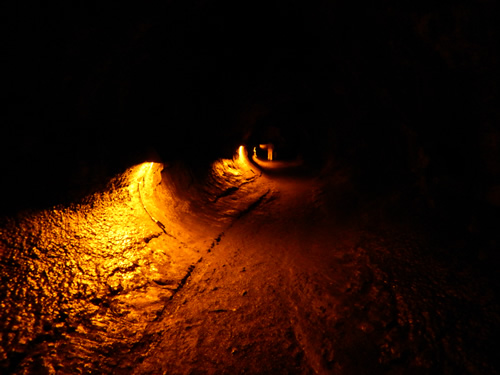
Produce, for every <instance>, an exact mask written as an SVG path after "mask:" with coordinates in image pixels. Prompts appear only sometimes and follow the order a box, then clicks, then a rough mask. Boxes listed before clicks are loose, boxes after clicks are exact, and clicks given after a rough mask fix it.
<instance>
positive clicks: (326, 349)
mask: <svg viewBox="0 0 500 375" xmlns="http://www.w3.org/2000/svg"><path fill="white" fill-rule="evenodd" d="M259 183H261V184H266V185H267V188H268V189H269V190H270V194H269V196H268V197H267V198H266V200H265V201H263V202H262V203H261V204H260V205H259V206H258V207H257V208H256V209H255V210H253V211H252V212H250V213H248V214H247V215H245V216H244V217H242V218H240V219H239V220H238V221H237V222H236V223H235V224H234V225H232V226H231V227H230V228H229V229H228V230H226V231H225V232H224V234H223V236H222V237H221V239H220V242H219V243H218V245H217V246H215V247H214V248H213V249H212V250H211V251H210V252H209V253H207V254H205V255H204V256H203V260H202V261H201V262H200V264H199V265H197V267H196V270H195V271H194V272H193V275H192V277H191V278H190V280H189V282H188V283H187V284H186V286H185V287H184V289H183V290H182V292H181V293H179V294H178V295H176V296H175V298H174V300H173V301H172V304H171V305H170V306H168V307H167V309H166V310H165V313H164V315H163V316H162V318H161V320H160V321H158V322H156V323H155V324H153V325H151V326H150V327H149V329H148V331H149V332H150V334H151V335H153V334H157V335H161V339H159V340H158V342H157V344H155V345H154V348H152V349H151V350H150V351H149V352H148V353H147V358H146V359H145V360H144V361H143V362H142V364H141V365H138V366H137V367H136V368H135V369H134V373H136V374H141V373H148V372H151V373H156V371H159V372H160V373H161V372H163V373H166V374H194V373H204V374H220V373H225V374H235V373H250V374H257V373H259V374H260V373H273V374H274V373H281V374H312V373H318V374H329V373H335V374H360V373H367V371H369V373H372V374H377V373H378V374H385V373H394V374H403V373H408V371H409V372H412V371H413V372H414V373H429V372H433V371H438V372H441V373H450V374H451V373H455V371H462V370H463V371H464V372H465V373H477V374H480V373H484V371H487V372H489V373H495V371H496V370H495V369H494V367H492V365H491V364H489V363H488V362H487V361H488V355H487V354H485V353H481V352H478V349H477V348H474V344H472V346H471V345H470V343H469V341H468V340H472V341H473V340H475V339H479V342H481V340H483V339H484V337H485V336H484V335H483V333H477V332H475V330H474V327H473V326H469V327H467V326H465V327H464V326H462V327H461V328H458V329H459V330H458V331H457V332H456V331H454V330H453V328H452V327H450V325H451V324H450V322H447V321H445V319H446V318H452V319H455V320H454V321H456V318H457V316H458V318H460V317H462V318H463V316H464V314H465V315H467V312H464V313H462V312H460V311H458V312H457V311H455V310H454V308H455V307H457V306H459V305H460V304H464V303H465V304H467V303H469V304H474V303H475V302H473V301H471V298H468V297H466V294H465V293H462V294H461V295H462V297H463V298H462V299H461V302H459V303H455V304H454V303H452V301H451V300H452V299H453V297H450V293H451V295H453V294H455V295H456V294H457V293H458V292H459V286H458V285H446V282H445V281H444V279H445V278H446V272H448V273H449V272H450V271H445V270H444V269H440V268H439V264H438V263H436V262H435V261H434V262H432V261H430V259H426V260H425V261H422V260H418V258H419V257H420V256H421V253H419V252H418V251H414V250H415V247H416V246H417V245H416V244H417V242H418V239H417V240H416V241H415V242H414V243H413V242H412V240H411V239H410V240H409V239H407V242H409V243H406V244H404V245H402V247H401V248H403V249H404V251H405V252H403V250H401V249H399V250H395V248H396V246H395V243H396V242H397V241H396V240H393V241H392V242H391V239H389V240H387V239H385V238H384V237H383V235H378V236H374V235H373V234H371V235H369V234H367V233H364V232H362V231H361V230H359V229H356V228H355V227H353V226H352V225H347V226H343V225H342V224H339V223H341V220H340V219H341V218H339V217H335V214H334V213H333V214H332V213H331V212H330V213H328V212H325V211H322V210H323V208H324V202H320V201H319V200H320V199H321V198H320V196H321V185H320V184H319V183H318V181H316V180H313V179H309V180H308V179H298V180H293V179H292V180H287V179H280V178H272V179H269V178H265V177H264V178H263V179H261V180H260V181H259ZM412 246H413V248H412ZM391 251H394V253H392V254H391ZM398 251H399V252H398ZM413 251H414V252H413ZM397 257H401V259H398V258H397ZM411 264H414V266H415V267H417V270H418V271H416V272H420V276H419V277H418V278H414V276H415V273H416V272H415V271H413V272H412V271H411V267H410V269H407V268H406V267H407V265H411ZM423 267H425V268H426V269H425V270H424V268H423ZM405 272H406V273H407V275H408V277H409V278H407V279H405V276H404V273H405ZM401 280H403V282H402V281H401ZM408 285H411V286H410V287H409V288H408ZM412 288H413V289H412ZM419 288H421V289H422V290H419ZM443 288H447V289H443ZM412 290H413V291H412ZM440 290H441V292H440ZM469 292H471V293H472V292H473V291H469ZM436 295H437V297H436ZM439 296H441V297H439ZM436 298H437V299H438V300H440V303H439V304H437V305H436V304H435V302H436ZM467 301H468V302H467ZM462 307H463V306H462ZM483 308H484V306H478V307H477V308H476V315H475V317H474V319H476V321H477V319H481V318H485V313H484V311H483V310H482V309H483ZM432 309H434V310H432ZM489 319H490V320H491V321H492V322H494V321H495V317H491V316H490V317H489ZM462 320H463V319H462ZM464 323H465V322H463V321H462V324H464ZM473 324H474V323H473ZM464 340H465V341H467V342H466V343H464V342H463V341H464ZM452 343H453V344H452ZM450 345H456V346H454V347H451V346H450ZM479 346H480V345H479ZM470 349H473V350H472V352H470V353H466V351H467V350H470ZM368 369H369V370H368Z"/></svg>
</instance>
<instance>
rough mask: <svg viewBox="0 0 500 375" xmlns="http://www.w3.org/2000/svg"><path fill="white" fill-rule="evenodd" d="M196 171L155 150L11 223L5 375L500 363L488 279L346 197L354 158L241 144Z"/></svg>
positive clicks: (445, 369)
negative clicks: (315, 160)
mask: <svg viewBox="0 0 500 375" xmlns="http://www.w3.org/2000/svg"><path fill="white" fill-rule="evenodd" d="M198 178H199V177H196V176H194V175H193V174H190V173H189V171H188V170H187V169H186V168H184V167H183V166H182V165H180V166H179V165H175V164H161V163H155V162H148V163H145V164H143V165H138V166H135V167H132V168H130V169H129V170H127V171H125V172H124V173H123V174H122V175H120V176H117V177H116V178H115V179H114V180H113V181H111V182H110V183H109V185H108V187H107V188H106V189H104V190H103V191H101V192H98V193H96V194H93V195H91V196H89V197H87V198H86V199H84V200H83V201H82V202H79V203H75V204H74V205H69V206H57V207H54V208H52V209H48V210H45V211H38V212H26V213H22V214H20V215H18V216H17V217H11V218H4V219H3V222H2V226H1V232H0V240H1V242H0V244H1V248H0V256H1V259H0V262H1V263H0V265H1V269H0V272H1V274H0V276H1V279H2V282H1V284H0V293H1V294H0V296H1V299H0V302H1V309H0V319H1V320H0V322H1V324H2V340H1V347H0V365H1V367H0V368H1V369H2V372H6V373H13V374H24V373H47V374H52V373H54V374H55V373H57V374H74V373H120V374H122V373H123V374H240V373H248V374H266V373H268V374H276V373H279V374H330V373H333V374H363V373H370V374H387V373H390V374H408V373H422V374H425V373H445V374H454V373H470V374H485V373H491V374H494V373H498V360H497V359H495V358H496V355H495V353H494V349H493V345H492V343H493V342H495V339H496V335H497V333H498V328H499V326H500V325H499V317H498V315H497V313H498V311H499V310H498V306H497V305H496V303H497V302H496V298H495V293H494V290H493V288H492V287H491V286H490V285H488V281H487V279H486V278H482V277H481V275H480V274H477V273H476V272H475V271H474V269H473V268H468V267H466V266H464V265H462V264H456V265H454V264H453V261H451V260H450V258H449V254H448V253H447V252H446V251H445V250H440V249H439V248H437V245H436V244H434V243H432V241H431V240H430V239H429V238H428V237H427V236H426V234H425V233H422V232H420V231H419V230H418V229H417V227H412V226H411V225H410V224H408V223H410V222H411V221H404V220H403V221H400V222H394V221H390V220H388V219H387V220H382V219H381V217H379V216H377V215H375V214H374V213H373V211H370V210H369V209H365V208H363V209H360V208H359V207H358V208H355V207H351V206H349V205H346V203H345V202H346V201H348V200H349V197H350V195H351V194H352V193H350V180H349V176H348V173H347V172H346V171H344V170H342V169H341V168H339V169H337V170H335V173H330V174H328V176H327V177H326V175H322V174H320V173H316V174H314V173H309V172H308V170H307V169H304V168H303V166H301V165H300V163H288V164H286V163H279V162H263V161H261V162H259V164H258V165H256V164H255V163H252V161H250V160H249V158H248V157H247V155H246V152H245V149H244V148H240V150H239V153H237V154H236V155H235V157H234V158H233V160H219V161H217V162H215V163H214V164H213V166H212V169H211V171H210V173H208V174H207V175H205V176H204V177H203V179H198ZM373 221H377V223H372V225H367V224H366V223H370V222H373ZM375 224H376V225H375Z"/></svg>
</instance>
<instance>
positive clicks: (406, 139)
mask: <svg viewBox="0 0 500 375" xmlns="http://www.w3.org/2000/svg"><path fill="white" fill-rule="evenodd" d="M6 14H7V15H8V16H7V23H6V25H7V29H8V32H7V40H8V43H7V44H6V50H7V52H8V53H7V63H8V68H7V69H5V72H4V75H5V85H3V90H2V97H3V102H4V104H6V108H7V109H6V110H5V111H4V113H3V114H2V115H3V116H2V117H3V119H2V123H3V125H2V130H1V142H2V151H1V158H2V170H1V172H2V176H3V177H2V178H3V179H4V181H5V182H4V184H3V185H4V186H3V189H4V191H5V192H6V195H5V199H3V202H2V213H9V212H15V211H17V210H19V209H24V208H29V207H44V206H47V205H50V204H54V203H59V202H64V201H67V200H72V199H76V198H78V197H79V196H81V195H83V194H85V193H86V192H88V191H91V190H92V189H95V188H96V187H97V186H100V185H101V184H103V183H104V182H105V181H106V180H107V179H108V178H109V177H110V176H112V175H113V174H114V173H117V172H119V171H121V170H123V169H124V168H126V167H127V166H129V165H131V164H135V163H139V162H141V161H143V160H145V159H154V158H159V159H162V160H164V161H168V160H175V159H180V160H184V161H188V162H189V163H201V164H207V163H208V162H210V161H211V160H214V159H215V158H217V157H227V156H230V155H231V153H232V152H233V151H234V150H235V149H236V147H237V146H238V145H239V144H240V143H241V142H242V141H243V142H244V141H246V140H248V139H251V138H252V135H254V136H255V134H256V133H257V130H256V129H258V128H259V126H262V124H267V125H265V126H277V127H279V128H282V129H283V134H285V137H288V139H287V140H286V141H287V142H288V143H289V144H292V145H299V147H300V148H301V151H302V152H303V153H304V154H305V156H306V159H307V162H309V163H310V164H315V163H322V164H327V163H328V161H331V160H335V161H336V162H338V163H340V164H342V165H344V166H349V168H350V169H351V170H352V171H353V174H352V176H353V177H352V178H353V180H354V181H355V183H356V186H358V187H359V188H360V189H367V190H369V191H371V192H374V194H375V195H376V194H383V193H384V192H388V191H404V192H408V195H411V194H413V195H414V196H417V197H418V199H417V200H416V201H418V202H420V203H421V204H422V205H424V206H425V207H427V208H428V209H429V210H434V212H435V213H436V215H437V217H439V218H441V219H440V220H441V221H456V222H457V223H456V224H457V226H459V227H460V228H462V229H463V230H466V231H470V232H471V233H476V234H477V235H482V234H484V233H486V232H487V233H489V236H490V237H491V238H492V237H495V236H494V235H493V233H494V232H495V229H494V228H495V224H496V223H497V221H496V217H497V215H498V210H499V207H500V188H499V187H500V146H499V139H500V132H499V128H498V119H499V113H498V106H497V103H498V98H499V95H498V89H497V87H498V69H497V64H498V56H499V54H498V47H497V45H496V43H495V42H496V41H497V39H498V28H497V27H495V25H497V21H498V19H497V15H498V5H497V4H496V3H495V2H493V1H472V2H465V1H461V2H456V1H455V2H444V3H440V4H435V3H434V2H419V3H418V4H406V3H401V2H396V1H384V2H382V3H378V4H377V5H376V6H375V5H366V6H364V7H361V6H358V5H356V4H342V3H340V2H335V1H332V2H307V3H306V2H298V1H292V2H282V1H273V2H262V3H255V2H252V3H249V2H244V3H241V2H240V3H238V4H234V3H232V2H227V1H199V2H176V1H170V2H166V3H164V4H163V5H153V4H152V3H149V2H144V3H143V4H142V5H140V6H138V5H135V6H134V7H131V6H130V7H127V6H125V5H120V6H119V7H118V6H106V5H95V6H90V5H82V6H73V5H64V6H58V5H52V6H49V7H48V8H47V7H41V6H38V7H36V6H29V5H27V4H26V5H25V4H16V5H11V9H9V11H8V12H6ZM420 203H419V204H420ZM492 241H493V242H491V243H492V245H491V246H497V245H498V239H496V240H492ZM495 241H497V242H495ZM495 243H496V244H497V245H495Z"/></svg>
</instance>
